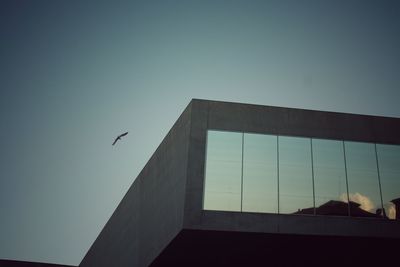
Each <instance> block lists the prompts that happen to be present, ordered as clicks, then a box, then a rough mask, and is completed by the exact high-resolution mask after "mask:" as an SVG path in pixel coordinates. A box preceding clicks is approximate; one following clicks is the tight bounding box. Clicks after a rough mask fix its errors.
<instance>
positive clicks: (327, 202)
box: [312, 139, 349, 216]
mask: <svg viewBox="0 0 400 267" xmlns="http://www.w3.org/2000/svg"><path fill="white" fill-rule="evenodd" d="M312 148H313V160H314V162H313V166H314V187H315V205H316V207H317V208H316V214H317V215H336V216H348V215H349V208H348V205H347V202H348V199H347V185H346V171H345V161H344V153H343V142H342V141H334V140H323V139H313V146H312Z"/></svg>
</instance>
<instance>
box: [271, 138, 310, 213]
mask: <svg viewBox="0 0 400 267" xmlns="http://www.w3.org/2000/svg"><path fill="white" fill-rule="evenodd" d="M278 143H279V213H299V212H301V213H302V214H305V213H308V214H314V211H313V186H312V170H311V147H310V139H309V138H301V137H286V136H280V137H279V142H278ZM309 207H312V209H311V210H309V209H306V208H309Z"/></svg>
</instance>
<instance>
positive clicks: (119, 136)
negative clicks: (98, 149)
mask: <svg viewBox="0 0 400 267" xmlns="http://www.w3.org/2000/svg"><path fill="white" fill-rule="evenodd" d="M127 134H128V132H126V133H123V134H120V135H118V136H117V138H115V140H114V143H113V144H112V145H115V143H116V142H117V141H118V140H121V137H122V136H125V135H127Z"/></svg>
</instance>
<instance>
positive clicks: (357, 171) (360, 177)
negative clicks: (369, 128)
mask: <svg viewBox="0 0 400 267" xmlns="http://www.w3.org/2000/svg"><path fill="white" fill-rule="evenodd" d="M345 149H346V163H347V178H348V183H349V198H350V215H351V216H356V217H380V216H378V215H377V213H379V210H378V209H380V210H381V208H382V205H381V201H380V193H379V180H378V170H377V166H376V156H375V145H374V144H371V143H360V142H345Z"/></svg>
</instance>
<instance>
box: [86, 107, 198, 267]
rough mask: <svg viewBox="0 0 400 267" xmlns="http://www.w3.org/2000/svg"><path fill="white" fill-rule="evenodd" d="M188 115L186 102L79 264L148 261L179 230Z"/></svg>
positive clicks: (140, 262) (184, 173) (145, 262)
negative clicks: (183, 109) (182, 110)
mask: <svg viewBox="0 0 400 267" xmlns="http://www.w3.org/2000/svg"><path fill="white" fill-rule="evenodd" d="M190 116H191V105H190V104H189V106H188V107H187V108H186V109H185V111H184V112H183V113H182V115H181V116H180V118H179V119H178V120H177V122H176V123H175V124H174V126H173V127H172V129H171V130H170V131H169V133H168V134H167V136H166V137H165V138H164V140H163V141H162V143H161V144H160V145H159V147H158V148H157V150H156V151H155V152H154V154H153V156H152V157H151V159H150V160H149V161H148V163H147V164H146V166H145V167H144V168H143V170H142V171H141V172H140V174H139V176H138V177H137V178H136V180H135V181H134V183H133V185H132V186H131V187H130V189H129V190H128V192H127V193H126V195H125V196H124V198H123V199H122V201H121V203H120V204H119V206H118V208H117V209H116V210H115V212H114V214H113V215H112V216H111V218H110V220H109V221H108V222H107V224H106V225H105V227H104V228H103V230H102V231H101V233H100V235H99V236H98V238H97V239H96V241H95V242H94V244H93V245H92V247H91V248H90V249H89V251H88V252H87V254H86V256H85V257H84V259H83V260H82V262H81V264H80V266H82V267H86V266H95V267H101V266H107V267H109V266H148V265H149V264H150V263H151V262H152V261H153V260H154V258H155V257H156V256H157V255H158V254H160V252H161V251H162V250H163V249H164V248H165V246H167V245H168V243H169V242H170V241H171V240H172V239H173V238H174V237H175V236H176V235H177V234H178V232H179V231H180V230H181V229H182V225H183V209H184V196H185V185H186V169H187V159H188V149H189V132H190V127H191V124H190ZM111 178H112V177H111Z"/></svg>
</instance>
